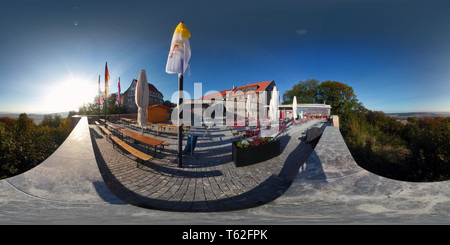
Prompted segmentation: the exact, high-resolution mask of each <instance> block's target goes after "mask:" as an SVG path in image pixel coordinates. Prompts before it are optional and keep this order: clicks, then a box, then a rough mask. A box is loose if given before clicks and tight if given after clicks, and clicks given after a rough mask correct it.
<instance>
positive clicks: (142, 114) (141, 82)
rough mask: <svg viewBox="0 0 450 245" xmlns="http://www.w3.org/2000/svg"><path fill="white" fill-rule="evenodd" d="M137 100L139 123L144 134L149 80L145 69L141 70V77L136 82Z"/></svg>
mask: <svg viewBox="0 0 450 245" xmlns="http://www.w3.org/2000/svg"><path fill="white" fill-rule="evenodd" d="M134 95H135V101H136V105H137V106H138V117H137V123H138V125H139V126H140V127H141V128H142V134H144V126H147V123H148V119H147V107H148V96H149V91H148V82H147V74H146V73H145V70H141V73H140V74H139V78H138V81H137V84H136V90H135V94H134Z"/></svg>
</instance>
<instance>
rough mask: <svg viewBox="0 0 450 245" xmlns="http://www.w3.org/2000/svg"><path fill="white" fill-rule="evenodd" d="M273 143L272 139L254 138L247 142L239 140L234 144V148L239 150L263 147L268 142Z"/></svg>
mask: <svg viewBox="0 0 450 245" xmlns="http://www.w3.org/2000/svg"><path fill="white" fill-rule="evenodd" d="M272 141H275V139H274V138H271V137H255V138H253V139H249V140H240V141H237V142H236V146H237V147H239V148H246V147H252V146H258V145H263V144H266V143H269V142H272Z"/></svg>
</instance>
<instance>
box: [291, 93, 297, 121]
mask: <svg viewBox="0 0 450 245" xmlns="http://www.w3.org/2000/svg"><path fill="white" fill-rule="evenodd" d="M292 118H293V119H294V120H297V97H296V96H294V102H293V103H292Z"/></svg>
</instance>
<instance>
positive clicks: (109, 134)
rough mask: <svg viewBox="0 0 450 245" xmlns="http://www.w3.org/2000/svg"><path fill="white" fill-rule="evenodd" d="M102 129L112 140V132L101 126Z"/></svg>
mask: <svg viewBox="0 0 450 245" xmlns="http://www.w3.org/2000/svg"><path fill="white" fill-rule="evenodd" d="M100 128H101V129H102V130H103V132H104V133H105V134H107V135H108V136H109V137H110V138H111V136H112V133H111V131H109V130H108V129H107V128H106V127H105V126H100Z"/></svg>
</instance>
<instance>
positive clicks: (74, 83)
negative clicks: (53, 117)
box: [46, 78, 98, 112]
mask: <svg viewBox="0 0 450 245" xmlns="http://www.w3.org/2000/svg"><path fill="white" fill-rule="evenodd" d="M97 93H98V85H97V84H96V83H95V82H89V81H86V80H79V79H76V78H74V79H70V80H68V81H65V82H62V83H60V84H54V85H53V86H52V87H51V88H50V89H49V94H48V97H47V108H46V109H47V110H49V111H55V112H64V111H70V110H75V111H78V107H80V106H82V105H83V104H87V103H92V102H93V101H94V97H95V96H96V95H97Z"/></svg>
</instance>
